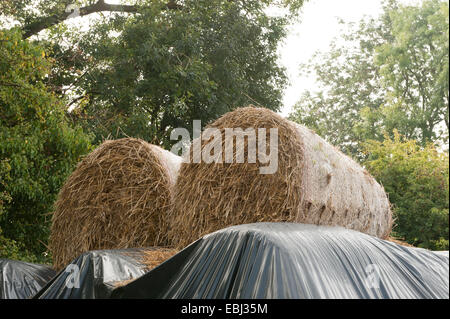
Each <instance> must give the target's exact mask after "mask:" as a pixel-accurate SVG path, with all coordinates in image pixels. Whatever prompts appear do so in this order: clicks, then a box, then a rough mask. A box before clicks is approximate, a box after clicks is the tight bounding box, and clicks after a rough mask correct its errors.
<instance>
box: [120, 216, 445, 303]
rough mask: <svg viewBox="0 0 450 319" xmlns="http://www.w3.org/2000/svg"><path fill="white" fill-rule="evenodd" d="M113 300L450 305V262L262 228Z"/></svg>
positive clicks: (227, 237) (195, 253)
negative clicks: (419, 301) (445, 301)
mask: <svg viewBox="0 0 450 319" xmlns="http://www.w3.org/2000/svg"><path fill="white" fill-rule="evenodd" d="M112 297H113V298H227V299H228V298H246V299H247V298H315V299H317V298H346V299H347V298H449V258H448V254H447V255H445V254H440V253H434V252H431V251H428V250H425V249H419V248H409V247H404V246H400V245H397V244H395V243H392V242H389V241H384V240H381V239H378V238H375V237H371V236H369V235H366V234H363V233H360V232H356V231H352V230H347V229H344V228H341V227H328V226H316V225H304V224H294V223H255V224H248V225H239V226H233V227H229V228H226V229H223V230H220V231H217V232H215V233H212V234H209V235H207V236H204V237H203V238H201V239H199V240H198V241H196V242H195V243H193V244H191V245H190V246H188V247H187V248H186V249H185V250H183V251H181V252H180V253H179V254H177V255H175V256H174V257H172V258H171V259H169V260H168V261H166V262H165V263H163V264H161V265H160V266H159V267H157V268H155V269H154V270H152V271H150V272H148V273H147V274H145V275H144V276H142V277H141V278H139V279H137V280H135V281H133V282H131V283H129V284H128V285H126V286H123V287H120V288H117V289H115V290H114V291H113V293H112Z"/></svg>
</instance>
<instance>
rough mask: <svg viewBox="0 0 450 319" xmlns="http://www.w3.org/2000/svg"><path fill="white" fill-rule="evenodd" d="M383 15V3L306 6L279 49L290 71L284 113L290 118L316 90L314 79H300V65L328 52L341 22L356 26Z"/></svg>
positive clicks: (341, 0) (337, 0)
mask: <svg viewBox="0 0 450 319" xmlns="http://www.w3.org/2000/svg"><path fill="white" fill-rule="evenodd" d="M381 13H382V6H381V0H363V1H362V0H309V1H307V2H306V3H305V4H304V5H303V10H302V14H301V21H300V22H299V23H296V24H294V25H292V26H291V27H290V28H289V34H288V37H287V39H286V41H285V43H284V44H283V45H282V46H281V47H280V49H279V54H280V57H281V64H282V65H283V66H285V67H286V68H287V72H288V76H289V80H290V85H289V86H288V88H287V89H286V91H285V94H284V99H283V105H284V106H283V109H282V110H281V111H280V113H281V114H282V115H283V116H287V115H288V114H289V113H290V112H291V110H292V106H293V105H294V104H295V103H296V102H297V101H298V100H299V98H300V95H301V93H302V92H303V91H304V90H308V89H313V88H314V84H315V83H314V77H304V76H303V77H301V76H300V75H299V65H300V64H301V63H306V62H308V60H309V59H310V58H311V57H312V55H313V53H314V52H315V51H317V50H321V51H326V50H327V49H328V47H329V44H330V42H331V40H332V39H333V38H334V37H336V36H338V31H339V30H338V29H339V25H338V18H341V19H342V20H344V21H346V22H351V21H353V22H357V21H359V20H361V18H363V17H364V15H367V16H374V17H376V16H378V15H380V14H381Z"/></svg>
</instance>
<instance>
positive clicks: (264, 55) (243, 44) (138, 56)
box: [52, 0, 288, 146]
mask: <svg viewBox="0 0 450 319" xmlns="http://www.w3.org/2000/svg"><path fill="white" fill-rule="evenodd" d="M269 2H270V1H256V0H251V1H226V0H212V1H211V0H208V1H206V0H205V1H198V0H195V1H194V0H188V1H184V2H183V5H184V6H185V7H186V9H181V10H170V11H167V10H163V9H162V8H163V6H164V5H165V4H166V2H165V1H147V2H145V1H144V2H143V3H142V5H143V6H144V5H145V4H146V3H148V4H150V3H151V5H148V6H147V7H146V9H143V10H142V11H141V12H140V14H137V15H131V16H123V15H119V14H116V15H112V16H110V18H108V19H103V20H100V21H98V23H97V24H96V25H95V26H92V28H91V30H90V31H89V32H88V33H87V34H86V33H76V34H72V35H70V36H69V37H67V36H66V34H65V35H64V38H65V39H66V40H67V39H70V40H69V41H70V42H72V41H73V42H75V41H79V42H78V43H77V45H76V47H75V48H67V49H65V48H62V47H60V46H59V45H55V46H54V52H58V54H59V55H63V56H72V57H75V59H70V60H69V59H68V60H67V62H68V63H63V64H60V65H58V68H57V69H55V70H54V72H53V74H55V76H54V77H52V80H53V82H52V85H54V86H61V85H63V84H67V85H69V84H70V83H76V85H74V86H73V92H72V93H73V95H75V96H76V99H75V101H76V103H73V105H72V107H74V108H75V109H74V112H73V116H74V117H75V118H76V119H78V120H79V121H80V123H83V124H84V125H85V127H87V128H88V129H90V130H91V131H93V132H94V133H95V134H96V137H97V141H98V140H100V139H101V138H102V137H105V136H108V135H111V136H112V137H122V136H124V135H129V136H134V137H140V138H143V139H145V140H147V141H151V142H153V143H156V144H165V145H166V146H167V145H168V144H170V141H169V132H170V130H171V128H174V127H185V128H188V129H190V128H191V127H192V120H193V119H200V120H202V123H203V124H205V125H206V124H207V122H209V121H211V120H214V119H216V118H217V117H219V116H220V115H222V114H223V113H225V112H227V111H230V110H232V109H234V108H236V107H238V106H243V105H246V104H249V103H253V104H260V105H263V106H266V107H268V108H270V109H273V110H277V109H279V107H280V105H281V98H282V90H283V88H284V87H285V85H286V81H287V78H286V75H285V70H284V69H283V68H282V67H280V66H279V65H278V63H277V60H278V56H277V47H278V44H279V43H280V41H281V39H282V38H283V37H284V36H285V26H286V23H287V22H288V21H287V19H286V17H281V18H280V17H269V16H267V15H266V13H265V11H264V10H265V8H266V7H267V3H269ZM57 37H58V35H55V39H56V38H57ZM56 42H57V41H56V40H52V43H56ZM77 61H83V62H82V63H78V62H77ZM71 63H72V64H71ZM69 69H72V70H78V72H73V71H72V72H66V71H65V70H69ZM58 75H59V76H58Z"/></svg>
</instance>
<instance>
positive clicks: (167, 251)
mask: <svg viewBox="0 0 450 319" xmlns="http://www.w3.org/2000/svg"><path fill="white" fill-rule="evenodd" d="M176 253H178V250H176V249H172V248H166V247H149V248H147V249H144V250H143V251H142V252H141V256H140V257H139V258H138V262H140V263H141V264H142V265H143V268H145V270H146V271H150V270H152V269H153V268H156V267H157V266H159V265H160V264H162V263H163V262H165V261H166V260H167V259H169V258H171V257H172V256H174V255H175V254H176ZM134 280H136V278H131V279H127V280H122V281H116V282H114V283H113V285H114V287H115V288H117V287H122V286H125V285H128V284H129V283H130V282H132V281H134Z"/></svg>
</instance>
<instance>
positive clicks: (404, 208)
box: [364, 130, 449, 250]
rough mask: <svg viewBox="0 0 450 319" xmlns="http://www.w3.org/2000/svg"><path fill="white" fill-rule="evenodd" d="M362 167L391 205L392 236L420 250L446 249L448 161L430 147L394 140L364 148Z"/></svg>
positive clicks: (447, 244) (368, 145) (445, 155)
mask: <svg viewBox="0 0 450 319" xmlns="http://www.w3.org/2000/svg"><path fill="white" fill-rule="evenodd" d="M364 149H365V152H366V155H367V156H368V158H367V160H366V162H365V163H364V164H365V165H366V167H367V169H368V170H369V172H370V173H371V174H372V175H373V176H374V177H375V178H376V179H377V180H378V181H379V182H381V183H382V184H383V186H384V187H385V190H386V192H387V193H388V194H389V199H390V201H391V203H392V204H393V205H394V214H395V218H396V224H397V226H396V227H395V228H394V234H395V235H396V236H399V237H402V238H405V239H406V241H407V242H409V243H411V244H413V245H416V246H419V247H424V248H429V249H437V250H448V249H449V242H448V240H449V239H448V237H449V217H448V216H449V162H448V161H449V158H448V153H443V152H439V151H438V150H437V149H436V147H435V146H434V145H433V144H428V145H426V146H425V147H421V146H420V145H418V144H417V143H416V142H415V141H414V140H402V139H401V136H400V134H399V133H398V132H397V131H395V130H394V138H393V139H391V138H390V137H389V136H385V140H384V141H383V142H379V141H368V142H367V143H365V144H364Z"/></svg>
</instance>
